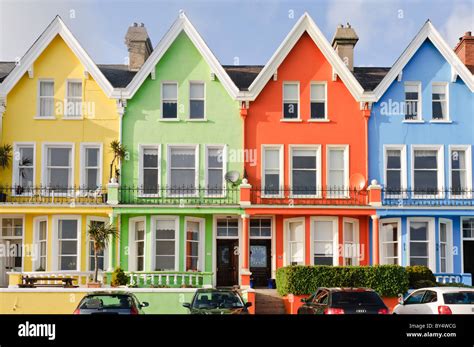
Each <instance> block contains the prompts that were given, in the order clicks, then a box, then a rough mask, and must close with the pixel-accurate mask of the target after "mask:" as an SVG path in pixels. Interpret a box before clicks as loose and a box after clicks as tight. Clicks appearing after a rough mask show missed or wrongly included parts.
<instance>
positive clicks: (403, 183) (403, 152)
mask: <svg viewBox="0 0 474 347" xmlns="http://www.w3.org/2000/svg"><path fill="white" fill-rule="evenodd" d="M388 151H400V189H401V191H402V194H387V195H386V197H387V198H400V197H405V196H406V193H404V192H406V189H407V149H406V145H384V146H383V168H384V169H383V182H384V185H385V187H387V164H388V156H387V152H388Z"/></svg>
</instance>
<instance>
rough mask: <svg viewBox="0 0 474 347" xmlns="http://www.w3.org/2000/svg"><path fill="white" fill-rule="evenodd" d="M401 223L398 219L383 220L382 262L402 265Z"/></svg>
mask: <svg viewBox="0 0 474 347" xmlns="http://www.w3.org/2000/svg"><path fill="white" fill-rule="evenodd" d="M399 247H400V224H399V222H398V221H393V222H392V221H382V222H381V228H380V263H381V264H382V265H400V264H401V262H400V252H399Z"/></svg>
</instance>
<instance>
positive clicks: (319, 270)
mask: <svg viewBox="0 0 474 347" xmlns="http://www.w3.org/2000/svg"><path fill="white" fill-rule="evenodd" d="M408 283H409V280H408V273H407V271H406V270H405V268H404V267H402V266H398V265H375V266H325V265H317V266H300V265H298V266H287V267H282V268H279V269H278V270H277V273H276V285H277V290H278V293H279V294H280V295H287V294H290V293H291V294H294V295H308V294H312V293H314V292H315V291H316V289H317V288H319V287H365V288H372V289H374V290H375V291H376V292H377V293H378V294H379V295H381V296H389V297H390V296H392V297H393V296H397V295H398V294H404V293H406V292H407V290H408Z"/></svg>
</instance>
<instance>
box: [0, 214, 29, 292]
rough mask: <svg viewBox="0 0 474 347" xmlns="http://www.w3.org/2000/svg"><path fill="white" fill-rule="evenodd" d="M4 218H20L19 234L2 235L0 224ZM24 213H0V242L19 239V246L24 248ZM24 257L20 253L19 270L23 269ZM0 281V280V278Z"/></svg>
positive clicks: (24, 255) (0, 281)
mask: <svg viewBox="0 0 474 347" xmlns="http://www.w3.org/2000/svg"><path fill="white" fill-rule="evenodd" d="M4 219H21V228H22V229H21V236H6V237H4V236H3V230H2V224H3V220H4ZM25 231H26V228H25V215H18V214H4V215H0V242H1V241H3V240H5V239H6V240H21V247H22V249H23V250H24V249H25ZM25 258H26V254H22V257H21V271H24V270H25ZM0 283H2V280H1V279H0Z"/></svg>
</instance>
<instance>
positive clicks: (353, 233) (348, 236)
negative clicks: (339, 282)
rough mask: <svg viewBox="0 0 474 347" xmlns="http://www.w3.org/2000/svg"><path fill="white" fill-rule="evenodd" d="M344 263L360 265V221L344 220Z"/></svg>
mask: <svg viewBox="0 0 474 347" xmlns="http://www.w3.org/2000/svg"><path fill="white" fill-rule="evenodd" d="M343 227H344V233H343V237H344V255H343V258H344V265H359V256H360V255H359V253H360V252H359V250H360V249H359V223H357V221H356V220H353V221H349V220H345V221H344V225H343Z"/></svg>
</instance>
